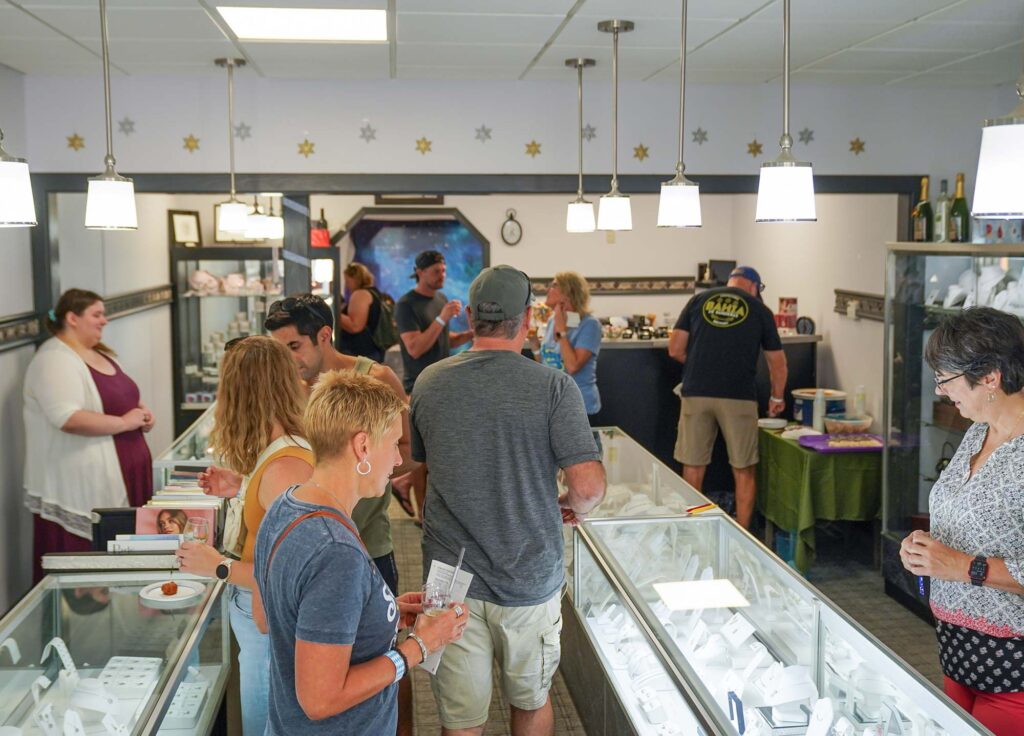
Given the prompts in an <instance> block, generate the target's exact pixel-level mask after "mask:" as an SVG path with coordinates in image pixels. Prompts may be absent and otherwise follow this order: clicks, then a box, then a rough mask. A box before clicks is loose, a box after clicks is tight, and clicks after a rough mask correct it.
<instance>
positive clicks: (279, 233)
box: [266, 197, 284, 240]
mask: <svg viewBox="0 0 1024 736" xmlns="http://www.w3.org/2000/svg"><path fill="white" fill-rule="evenodd" d="M282 203H283V202H282ZM273 212H274V198H273V197H271V198H270V204H269V206H268V207H267V213H268V214H267V230H266V236H267V240H284V217H282V216H281V215H275V214H273Z"/></svg>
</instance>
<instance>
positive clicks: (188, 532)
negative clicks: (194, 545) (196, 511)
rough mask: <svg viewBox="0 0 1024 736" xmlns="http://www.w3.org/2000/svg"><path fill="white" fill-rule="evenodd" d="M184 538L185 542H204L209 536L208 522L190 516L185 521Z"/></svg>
mask: <svg viewBox="0 0 1024 736" xmlns="http://www.w3.org/2000/svg"><path fill="white" fill-rule="evenodd" d="M184 538H185V541H186V542H200V543H202V544H206V542H207V540H208V539H209V538H210V522H209V521H207V520H206V519H203V518H201V517H196V516H190V517H189V519H188V521H187V522H186V523H185V530H184Z"/></svg>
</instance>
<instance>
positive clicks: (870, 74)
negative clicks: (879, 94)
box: [793, 69, 900, 85]
mask: <svg viewBox="0 0 1024 736" xmlns="http://www.w3.org/2000/svg"><path fill="white" fill-rule="evenodd" d="M899 75H900V72H890V71H884V70H879V71H861V70H859V69H850V70H842V71H825V70H818V69H808V70H807V71H803V72H799V73H797V74H794V75H793V81H794V82H796V83H805V82H807V83H815V84H823V85H834V84H885V83H886V82H888V81H890V80H893V79H895V78H896V77H898V76H899Z"/></svg>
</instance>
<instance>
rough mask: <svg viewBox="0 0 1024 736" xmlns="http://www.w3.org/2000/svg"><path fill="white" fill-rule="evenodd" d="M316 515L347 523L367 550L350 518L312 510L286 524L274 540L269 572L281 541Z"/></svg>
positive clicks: (268, 559) (268, 564) (268, 563)
mask: <svg viewBox="0 0 1024 736" xmlns="http://www.w3.org/2000/svg"><path fill="white" fill-rule="evenodd" d="M316 516H325V517H327V518H330V519H334V520H335V521H340V522H341V523H342V524H344V525H345V528H346V529H348V530H349V531H350V532H352V533H353V534H355V536H356V539H358V540H359V544H362V545H363V550H364V551H366V545H365V544H363V538H362V537H360V536H359V532H358V531H356V529H355V527H353V526H352V525H351V524H349V523H348V520H347V519H346V518H345V517H344V516H342V515H341V514H336V513H334V512H333V511H310V512H309V513H308V514H303V515H302V516H300V517H299V518H297V519H295V521H293V522H292V523H291V524H289V525H288V526H286V527H285V528H284V531H283V532H281V534H280V535H279V536H278V538H277V541H275V542H274V546H273V547H272V548H271V550H270V557H268V558H267V572H268V573H269V572H270V563H272V562H273V561H274V555H275V554H276V553H277V548H278V547H280V546H281V542H283V541H284V538H285V537H287V536H288V535H289V534H291V533H292V530H293V529H295V527H297V526H298V525H299V524H301V523H302V522H304V521H305V520H306V519H312V518H314V517H316ZM366 554H367V555H369V554H370V553H369V552H368V551H367V552H366Z"/></svg>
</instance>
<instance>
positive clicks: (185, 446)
mask: <svg viewBox="0 0 1024 736" xmlns="http://www.w3.org/2000/svg"><path fill="white" fill-rule="evenodd" d="M213 410H214V406H213V405H211V406H210V407H209V408H208V409H207V410H206V411H204V412H203V413H202V414H201V415H200V417H199V418H198V419H196V420H195V421H194V422H192V425H191V426H189V428H188V429H186V430H185V431H184V432H182V433H181V435H180V436H179V437H177V438H176V439H175V440H174V442H173V443H171V446H170V447H168V448H167V449H166V450H164V451H163V452H161V453H160V454H159V455H157V456H156V457H155V458H153V488H154V490H159V489H161V488H164V487H166V486H167V484H168V483H169V482H170V480H171V473H172V471H173V470H175V469H179V470H187V471H194V472H198V471H200V470H202V469H203V468H205V467H207V466H208V465H210V464H212V463H213V458H212V457H211V456H210V453H209V449H210V431H211V430H212V429H213Z"/></svg>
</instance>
